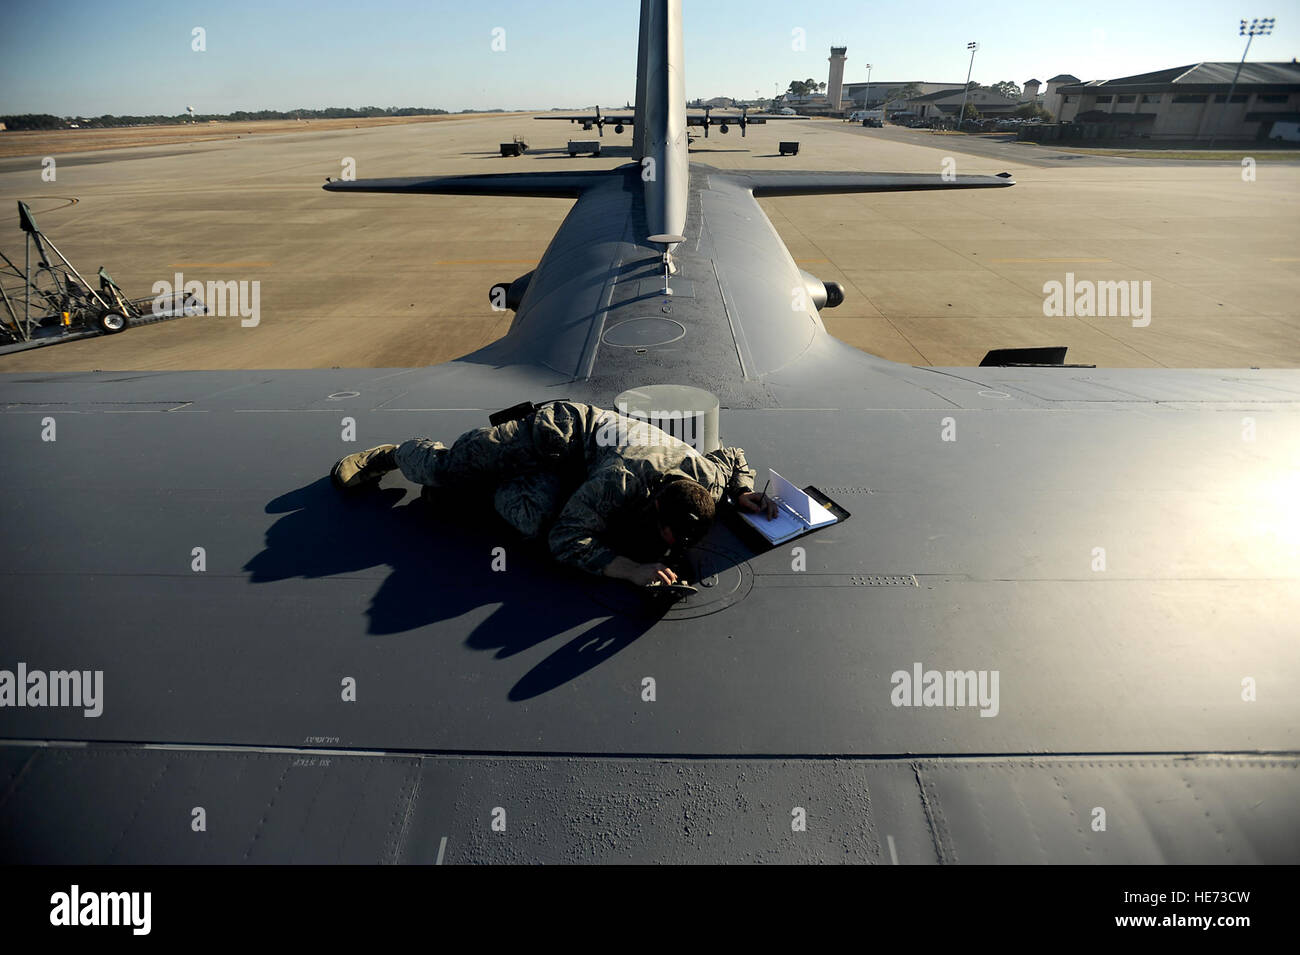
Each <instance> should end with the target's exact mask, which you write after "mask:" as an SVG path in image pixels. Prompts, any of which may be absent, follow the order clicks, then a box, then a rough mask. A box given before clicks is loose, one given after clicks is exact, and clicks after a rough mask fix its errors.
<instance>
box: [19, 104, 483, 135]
mask: <svg viewBox="0 0 1300 955" xmlns="http://www.w3.org/2000/svg"><path fill="white" fill-rule="evenodd" d="M460 112H462V113H501V112H504V110H500V109H484V110H477V109H463V110H461V111H460ZM449 113H450V110H445V109H431V108H429V107H424V106H389V107H380V106H362V107H361V108H360V109H353V108H352V107H349V106H330V107H327V108H325V109H290V110H278V109H259V110H256V111H249V110H242V109H241V110H236V111H235V112H233V113H195V114H194V117H193V121H194V122H196V123H206V122H209V121H211V120H217V121H221V122H245V121H249V120H259V119H360V118H370V117H375V116H446V115H448V114H449ZM188 122H190V115H189V114H188V113H177V114H176V115H175V116H162V115H153V116H114V115H112V114H106V115H104V116H51V115H50V114H49V113H24V114H22V115H18V116H0V123H4V125H5V128H7V129H67V128H68V127H69V126H71V125H72V124H74V123H75V124H76V125H78V126H80V127H82V128H84V129H106V128H111V127H114V126H170V125H172V124H175V123H188Z"/></svg>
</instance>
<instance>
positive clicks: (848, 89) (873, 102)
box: [842, 80, 962, 109]
mask: <svg viewBox="0 0 1300 955" xmlns="http://www.w3.org/2000/svg"><path fill="white" fill-rule="evenodd" d="M961 86H962V84H961V83H960V82H957V83H929V82H926V81H924V80H906V81H904V82H901V83H900V82H898V81H891V80H881V81H873V82H871V83H845V84H844V99H843V100H842V102H843V104H844V108H845V109H875V108H877V107H880V106H884V105H885V103H891V104H894V103H896V102H897V97H898V94H899V93H900V92H902V91H903V90H905V89H908V88H909V87H911V88H913V89H914V92H916V93H917V94H919V95H922V96H924V95H925V94H926V93H937V92H938V91H939V90H950V89H952V88H953V87H957V88H958V89H960V88H961Z"/></svg>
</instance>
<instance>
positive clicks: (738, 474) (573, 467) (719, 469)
mask: <svg viewBox="0 0 1300 955" xmlns="http://www.w3.org/2000/svg"><path fill="white" fill-rule="evenodd" d="M395 457H396V460H397V465H398V467H400V468H401V470H402V474H403V475H405V476H406V478H407V480H409V481H412V482H414V483H416V484H423V485H425V486H428V487H435V488H446V487H457V486H461V487H464V486H477V487H484V486H494V487H496V493H495V498H494V503H495V505H496V509H497V512H498V513H499V514H500V515H501V516H502V517H503V518H505V520H506V521H507V522H509V523H510V525H511V526H513V527H514V528H515V529H517V530H518V531H519V532H520V533H521V534H523V535H524V536H525V537H530V538H540V537H542V536H543V535H545V536H546V539H547V543H548V545H549V546H550V550H551V553H552V554H553V555H554V556H555V558H556V559H557V560H561V561H564V562H565V563H568V564H572V565H573V566H575V567H580V568H581V569H583V570H585V571H588V572H590V573H593V574H599V573H601V572H602V571H604V569H605V566H606V565H607V564H608V563H609V562H610V561H611V560H613V559H614V558H615V557H616V556H618V554H619V553H624V554H625V555H629V556H632V558H633V559H643V560H644V559H650V558H644V557H642V558H638V557H636V556H635V554H636V552H637V551H638V550H640V551H642V552H643V553H644V552H647V551H646V550H645V547H644V544H645V539H644V538H645V534H646V532H647V531H648V530H649V529H650V528H652V527H654V526H655V525H653V522H652V521H651V520H650V517H651V515H650V514H649V513H648V510H647V508H648V506H649V504H650V500H651V496H652V495H653V493H654V492H655V491H656V490H657V489H658V488H659V487H660V486H661V485H662V484H663V483H664V482H665V481H671V480H678V479H681V478H690V479H691V480H693V481H698V482H699V483H700V484H702V485H703V486H704V487H705V488H706V489H707V490H708V492H709V494H710V495H712V497H713V500H714V501H715V502H716V501H719V500H721V498H722V496H723V494H724V493H726V492H728V491H731V492H732V493H740V492H744V491H752V490H753V489H754V479H753V472H752V471H750V470H749V465H748V463H747V462H746V461H745V452H744V451H743V450H742V449H740V448H719V449H717V450H716V451H710V452H709V453H708V454H700V453H699V452H698V451H696V450H695V449H694V448H692V447H691V446H690V445H688V444H686V443H685V442H683V441H680V440H678V439H677V438H675V437H673V436H672V435H670V434H667V433H666V432H664V431H661V430H660V429H658V428H655V427H652V426H650V425H646V424H644V423H642V422H639V421H635V420H634V419H630V418H625V417H623V416H622V415H619V414H618V413H617V412H613V411H605V410H602V409H600V408H596V407H593V406H592V405H584V404H575V403H571V402H567V401H557V402H553V403H551V404H548V405H544V406H543V407H541V408H540V409H538V410H537V411H536V412H534V413H533V414H530V415H528V416H527V417H524V418H520V419H518V420H516V421H508V422H506V423H505V424H501V425H497V426H495V427H485V428H476V429H474V430H473V431H467V432H466V433H465V434H463V435H461V436H460V437H459V438H458V439H457V440H456V443H455V444H453V445H452V446H451V447H450V448H447V447H444V446H443V445H442V444H441V443H439V442H437V441H431V440H430V439H428V438H415V439H412V440H410V441H406V442H404V443H402V444H401V445H400V446H398V448H397V451H396V454H395ZM630 528H640V529H641V537H642V540H641V541H640V542H639V544H640V545H641V546H625V545H627V544H629V543H632V542H627V541H625V539H624V535H625V534H626V533H628V529H630ZM660 546H661V547H662V541H660ZM629 552H631V553H630V554H629Z"/></svg>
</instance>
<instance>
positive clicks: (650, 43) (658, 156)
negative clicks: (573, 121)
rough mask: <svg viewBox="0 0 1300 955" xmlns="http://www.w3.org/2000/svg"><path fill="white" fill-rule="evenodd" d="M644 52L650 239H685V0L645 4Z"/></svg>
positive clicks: (641, 121) (642, 122)
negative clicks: (665, 235) (671, 236)
mask: <svg viewBox="0 0 1300 955" xmlns="http://www.w3.org/2000/svg"><path fill="white" fill-rule="evenodd" d="M641 22H642V32H641V51H639V52H638V59H640V58H641V56H642V55H643V56H644V58H645V69H644V71H642V74H641V75H640V76H639V77H638V79H637V87H638V89H644V99H645V103H644V109H642V110H641V111H640V112H639V113H638V115H637V118H636V119H637V125H638V126H640V127H641V135H642V136H643V137H644V139H643V142H642V149H643V152H642V157H641V164H642V172H641V178H642V180H643V181H644V183H645V205H646V221H647V224H648V225H649V232H648V234H649V235H655V234H667V235H683V234H685V228H686V195H687V176H688V175H689V170H690V158H689V156H688V155H687V151H686V145H687V139H686V75H685V71H684V70H683V63H682V61H683V54H682V0H643V2H642V19H641Z"/></svg>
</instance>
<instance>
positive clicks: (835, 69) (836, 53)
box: [826, 46, 849, 110]
mask: <svg viewBox="0 0 1300 955" xmlns="http://www.w3.org/2000/svg"><path fill="white" fill-rule="evenodd" d="M848 51H849V48H848V47H847V46H833V47H831V56H830V62H831V75H830V77H829V78H828V79H827V80H826V105H828V106H829V107H830V108H831V109H832V110H837V109H839V108H840V96H841V94H842V93H843V92H844V61H845V60H847V59H848V57H847V56H845V54H846V53H848Z"/></svg>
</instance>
